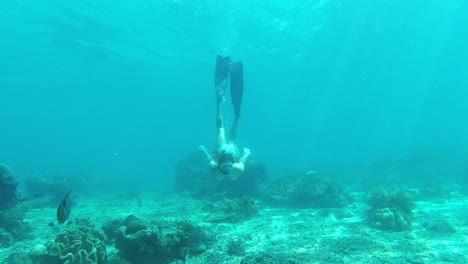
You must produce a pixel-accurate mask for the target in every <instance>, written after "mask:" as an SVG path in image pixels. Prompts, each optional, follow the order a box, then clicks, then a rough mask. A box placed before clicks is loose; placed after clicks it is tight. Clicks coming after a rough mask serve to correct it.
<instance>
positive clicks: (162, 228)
mask: <svg viewBox="0 0 468 264" xmlns="http://www.w3.org/2000/svg"><path fill="white" fill-rule="evenodd" d="M114 223H115V222H114ZM122 223H123V225H124V229H119V230H120V232H119V233H118V234H117V236H116V238H115V245H116V247H117V248H118V249H119V253H120V256H121V257H122V258H123V259H125V260H127V261H129V262H130V263H135V264H137V263H138V264H166V263H170V262H172V261H175V260H185V259H186V257H187V256H189V255H198V254H201V253H203V252H204V251H206V249H207V246H208V244H210V243H211V239H210V238H209V236H208V235H207V234H206V233H205V232H203V230H202V229H201V228H200V227H198V226H195V225H193V224H191V223H188V222H174V223H159V224H150V223H148V222H146V221H144V220H142V219H139V218H137V217H135V216H128V217H127V219H125V220H124V221H123V222H122Z"/></svg>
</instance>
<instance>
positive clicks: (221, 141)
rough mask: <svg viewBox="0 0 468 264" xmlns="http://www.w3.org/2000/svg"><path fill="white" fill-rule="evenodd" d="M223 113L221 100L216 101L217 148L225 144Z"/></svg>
mask: <svg viewBox="0 0 468 264" xmlns="http://www.w3.org/2000/svg"><path fill="white" fill-rule="evenodd" d="M223 123H224V121H223V114H222V113H221V101H218V102H217V103H216V128H217V129H218V139H217V146H218V149H219V148H220V147H221V146H222V145H224V144H226V132H225V130H224V124H223Z"/></svg>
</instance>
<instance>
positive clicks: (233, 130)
mask: <svg viewBox="0 0 468 264" xmlns="http://www.w3.org/2000/svg"><path fill="white" fill-rule="evenodd" d="M238 124H239V117H238V116H236V117H235V118H234V122H233V123H232V127H231V134H230V135H229V141H231V142H234V141H235V140H236V136H237V125H238Z"/></svg>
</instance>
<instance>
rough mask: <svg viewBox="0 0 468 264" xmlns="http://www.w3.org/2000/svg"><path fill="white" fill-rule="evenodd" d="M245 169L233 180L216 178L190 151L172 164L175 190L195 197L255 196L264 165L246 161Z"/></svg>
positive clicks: (198, 155)
mask: <svg viewBox="0 0 468 264" xmlns="http://www.w3.org/2000/svg"><path fill="white" fill-rule="evenodd" d="M245 167H246V169H245V172H244V173H243V174H242V175H240V176H239V178H238V179H237V180H235V181H220V180H216V178H215V177H214V175H213V174H212V173H211V172H210V169H209V166H208V163H207V161H206V159H205V157H203V155H202V154H201V153H198V152H194V153H192V154H190V155H189V156H188V157H187V158H185V159H183V160H181V161H179V162H178V164H177V166H176V177H175V185H174V187H175V189H176V191H178V192H184V193H188V194H190V195H191V196H193V197H195V198H199V199H201V198H207V197H210V196H213V195H215V194H217V193H226V195H227V196H229V197H242V196H246V195H247V196H254V195H257V194H258V192H259V189H260V185H261V183H263V182H264V180H265V179H266V178H267V170H266V166H265V165H264V164H262V163H258V162H255V161H253V160H249V161H248V162H247V164H246V166H245Z"/></svg>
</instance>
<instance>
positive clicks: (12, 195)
mask: <svg viewBox="0 0 468 264" xmlns="http://www.w3.org/2000/svg"><path fill="white" fill-rule="evenodd" d="M17 186H18V182H17V181H16V179H15V176H14V174H13V172H12V171H11V169H10V168H9V167H8V166H6V165H4V164H0V210H5V209H8V208H11V207H13V206H15V205H16V204H17V197H16V187H17Z"/></svg>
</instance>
